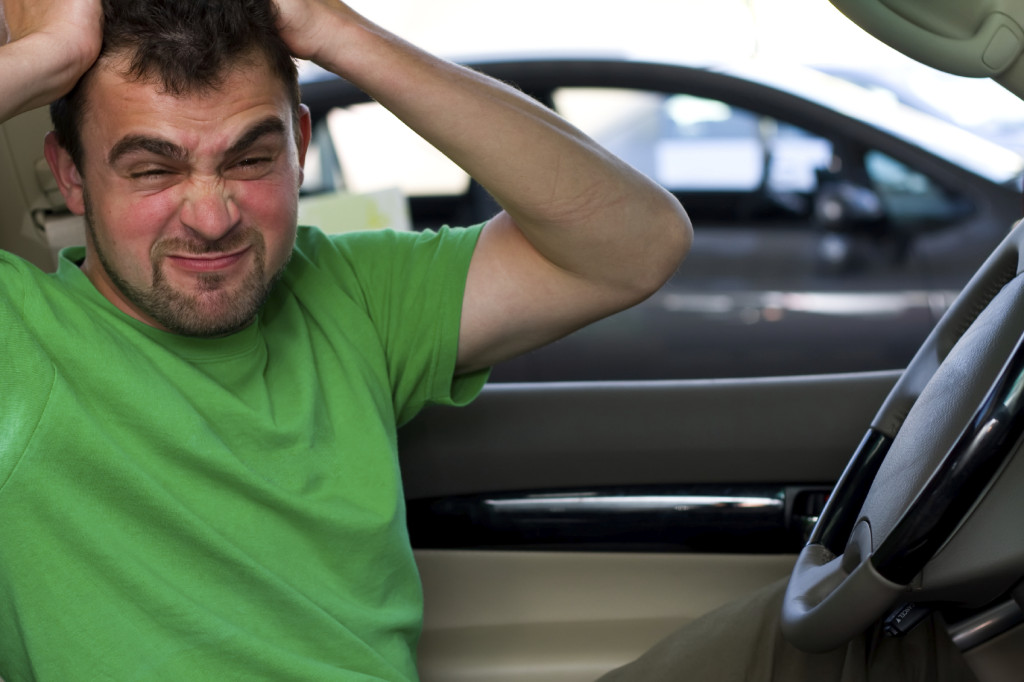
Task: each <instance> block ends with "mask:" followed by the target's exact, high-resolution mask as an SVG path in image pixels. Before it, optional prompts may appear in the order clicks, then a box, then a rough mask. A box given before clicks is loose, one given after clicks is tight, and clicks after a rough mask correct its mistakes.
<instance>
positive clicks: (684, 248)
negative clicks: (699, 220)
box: [633, 197, 693, 303]
mask: <svg viewBox="0 0 1024 682" xmlns="http://www.w3.org/2000/svg"><path fill="white" fill-rule="evenodd" d="M652 210H655V211H656V215H655V216H654V217H653V218H652V219H651V221H650V223H649V225H650V226H651V231H650V236H649V238H648V241H647V248H646V249H644V255H643V262H642V263H641V264H639V266H638V267H637V268H636V270H635V277H636V280H635V281H634V285H633V290H634V303H639V302H640V301H643V300H645V299H647V298H649V297H650V296H651V295H652V294H654V293H655V292H656V291H658V290H659V289H660V288H661V287H662V286H663V285H664V284H665V283H666V282H667V281H668V280H669V279H670V278H671V277H672V275H674V274H675V273H676V271H677V270H678V269H679V266H680V265H681V264H682V262H683V260H684V259H685V258H686V255H687V254H688V253H689V252H690V247H691V245H692V244H693V225H692V223H691V222H690V217H689V215H687V213H686V211H685V210H684V209H683V207H682V206H681V205H680V204H679V202H678V201H676V199H675V197H672V198H671V199H668V200H666V201H664V202H661V205H660V206H659V207H658V208H657V209H652Z"/></svg>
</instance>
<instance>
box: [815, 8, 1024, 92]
mask: <svg viewBox="0 0 1024 682" xmlns="http://www.w3.org/2000/svg"><path fill="white" fill-rule="evenodd" d="M831 1H832V4H833V5H835V6H836V7H837V8H838V9H839V11H841V12H842V13H843V14H845V15H846V16H847V17H849V18H850V19H851V20H852V21H853V22H854V23H856V24H858V25H859V26H860V27H861V28H863V29H864V30H865V31H867V32H868V33H870V34H871V35H873V36H875V37H876V38H878V39H879V40H881V41H882V42H884V43H886V44H888V45H889V46H890V47H893V48H894V49H896V50H899V51H900V52H902V53H903V54H905V55H907V56H909V57H911V58H913V59H916V60H917V61H919V62H922V63H923V64H927V65H928V66H931V67H933V68H936V69H939V70H941V71H946V72H949V73H952V74H955V75H958V76H968V77H974V78H986V77H987V78H992V79H993V80H995V81H996V82H998V83H999V84H1001V85H1002V86H1003V87H1005V88H1006V89H1007V90H1009V91H1010V92H1012V93H1013V94H1015V95H1017V96H1018V97H1021V98H1024V58H1022V53H1024V2H1021V0H972V2H963V1H962V0H831Z"/></svg>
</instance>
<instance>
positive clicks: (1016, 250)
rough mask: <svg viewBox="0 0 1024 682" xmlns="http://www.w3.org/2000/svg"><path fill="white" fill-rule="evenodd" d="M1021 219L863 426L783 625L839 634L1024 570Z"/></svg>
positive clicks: (995, 591) (960, 599) (794, 584)
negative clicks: (868, 423)
mask: <svg viewBox="0 0 1024 682" xmlns="http://www.w3.org/2000/svg"><path fill="white" fill-rule="evenodd" d="M1022 272H1024V221H1021V222H1018V223H1017V225H1016V226H1015V227H1014V229H1013V230H1012V231H1011V232H1010V234H1009V235H1008V236H1007V237H1006V239H1004V241H1003V242H1002V243H1001V244H1000V245H999V246H998V247H997V248H996V250H995V251H994V252H993V254H992V255H991V256H990V257H989V258H988V260H986V261H985V263H984V265H982V267H981V269H979V270H978V272H977V273H976V274H975V276H974V277H973V278H972V279H971V281H970V282H969V283H968V284H967V286H966V287H965V289H964V290H963V292H962V293H961V294H960V295H959V296H958V297H957V299H956V301H955V302H954V303H953V305H952V306H951V307H950V308H949V310H948V311H947V312H946V314H945V315H944V316H943V317H942V319H941V320H940V321H939V323H938V324H937V325H936V327H935V329H934V330H933V331H932V333H931V334H930V335H929V336H928V338H927V339H926V340H925V342H924V345H923V346H922V347H921V348H920V350H919V351H918V352H917V354H916V355H915V356H914V358H913V359H912V360H911V362H910V364H909V365H908V367H907V369H906V371H905V372H904V373H903V375H902V376H901V378H900V380H899V381H898V382H897V383H896V385H895V386H894V387H893V390H892V392H891V393H890V394H889V396H888V397H887V398H886V400H885V402H884V403H883V404H882V407H881V409H880V410H879V412H878V414H877V415H876V416H875V418H874V420H873V421H872V422H871V427H870V429H869V430H868V433H867V435H866V436H865V437H864V440H863V441H862V442H861V444H860V447H858V449H857V451H856V452H855V453H854V456H853V458H852V459H851V461H850V463H849V464H848V465H847V467H846V470H845V471H844V473H843V475H842V477H841V478H840V480H839V483H838V484H837V486H836V488H835V490H834V491H833V493H832V496H831V497H830V499H829V501H828V503H827V504H826V505H825V509H824V510H823V511H822V514H821V517H820V518H819V520H818V523H817V525H816V526H815V528H814V531H813V532H812V534H811V537H810V540H809V541H808V543H807V545H806V546H805V547H804V549H803V551H802V552H801V553H800V556H799V558H798V559H797V562H796V565H795V567H794V569H793V573H792V575H791V576H790V580H789V586H788V588H787V590H786V595H785V598H784V601H783V608H782V620H781V625H782V632H783V635H784V636H785V637H786V639H787V640H789V641H790V642H791V643H792V644H794V645H795V646H797V647H798V648H800V649H803V650H805V651H808V652H822V651H827V650H830V649H833V648H835V647H837V646H840V645H842V644H844V643H845V642H847V641H849V640H850V639H852V638H853V637H855V636H856V635H858V634H860V633H861V632H863V631H865V630H866V629H868V628H869V627H871V626H872V625H873V624H874V623H876V622H878V621H879V620H880V619H881V618H882V617H883V616H885V615H886V614H887V613H889V612H890V611H892V610H893V609H895V608H897V607H900V606H901V605H903V604H907V603H918V604H920V603H933V602H947V603H948V602H952V603H957V604H961V605H969V606H980V605H983V604H986V603H988V602H990V601H992V600H994V599H996V598H997V597H1000V596H1002V595H1004V594H1006V593H1007V592H1008V591H1010V590H1011V589H1012V588H1013V587H1014V586H1015V585H1016V584H1017V583H1018V582H1019V581H1020V579H1021V577H1022V576H1024V533H1022V532H1021V525H1022V524H1024V457H1014V455H1015V453H1016V452H1017V451H1018V450H1019V449H1020V447H1021V434H1022V432H1024V344H1022V343H1021V337H1022V334H1024V276H1022Z"/></svg>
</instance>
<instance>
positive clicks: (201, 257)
mask: <svg viewBox="0 0 1024 682" xmlns="http://www.w3.org/2000/svg"><path fill="white" fill-rule="evenodd" d="M251 248H252V247H251V246H245V247H243V248H241V249H238V250H236V251H232V252H230V253H203V254H192V253H184V254H168V255H167V256H165V258H166V259H167V261H168V262H169V263H170V264H171V265H173V266H175V267H176V268H180V269H181V270H188V271H191V272H218V271H220V270H226V269H228V268H230V267H231V266H233V265H235V264H236V263H238V262H239V261H240V260H242V259H243V258H244V257H245V255H246V254H247V253H249V251H250V249H251Z"/></svg>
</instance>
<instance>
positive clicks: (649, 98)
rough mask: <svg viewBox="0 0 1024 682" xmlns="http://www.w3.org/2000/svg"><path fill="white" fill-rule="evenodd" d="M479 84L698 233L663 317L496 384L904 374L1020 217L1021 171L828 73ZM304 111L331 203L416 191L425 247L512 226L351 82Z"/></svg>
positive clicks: (615, 74) (579, 66)
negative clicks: (614, 170)
mask: <svg viewBox="0 0 1024 682" xmlns="http://www.w3.org/2000/svg"><path fill="white" fill-rule="evenodd" d="M473 66H474V67H475V68H477V69H480V70H482V71H485V72H487V73H491V74H492V75H496V76H498V77H499V78H502V79H503V80H506V81H509V82H512V83H514V84H516V85H517V86H519V87H520V88H522V89H523V90H524V91H526V92H528V93H530V94H531V95H533V96H534V97H537V98H538V99H540V100H541V101H543V102H545V103H547V104H548V105H549V106H551V107H553V108H555V109H556V110H557V111H559V113H561V114H562V115H563V116H564V117H566V118H567V119H568V120H569V121H570V122H572V123H574V124H575V125H577V126H578V127H580V128H581V129H582V130H584V131H585V132H587V133H588V134H589V135H591V136H592V137H593V138H594V139H595V140H596V141H597V142H599V143H601V144H602V145H603V146H605V147H606V148H607V149H609V150H610V151H611V152H613V153H614V154H616V155H617V156H619V157H620V158H622V159H623V160H625V161H626V162H628V163H630V164H631V165H633V166H634V167H636V168H638V169H640V170H642V171H643V172H644V173H646V174H647V175H649V176H650V177H652V178H654V179H656V180H657V181H658V182H660V183H661V184H662V185H663V186H665V187H666V188H667V189H669V190H670V191H672V192H673V193H674V194H675V195H676V196H678V197H679V198H680V200H681V201H682V202H683V205H684V206H685V207H686V209H687V211H688V212H689V213H690V215H691V218H692V219H693V222H694V226H695V230H696V238H695V242H694V246H693V249H692V251H691V253H690V256H689V257H688V258H687V261H686V264H685V267H683V268H682V269H681V270H680V272H679V273H678V274H677V275H676V276H675V277H674V278H673V279H672V280H671V281H670V282H669V283H668V284H667V285H666V286H665V287H664V288H663V289H662V290H661V291H660V292H658V293H657V294H656V295H654V296H653V297H652V298H651V299H649V300H648V301H646V302H644V303H642V304H641V305H639V306H637V307H635V308H633V309H630V310H627V311H625V312H622V313H620V314H618V315H615V316H613V317H611V318H608V319H606V320H604V321H602V322H599V323H597V324H595V325H592V326H590V327H588V328H586V329H583V330H581V331H579V332H577V333H575V334H573V335H571V336H569V337H567V338H565V339H563V340H560V341H557V342H555V343H554V344H551V345H550V346H548V347H546V348H542V349H540V350H537V351H534V352H532V353H530V354H527V355H525V356H522V357H519V358H516V359H513V360H511V361H508V362H506V363H503V364H501V365H499V366H497V367H496V368H495V369H494V372H493V380H494V381H497V382H506V381H579V380H583V381H586V380H633V379H637V380H642V379H686V378H723V377H743V376H751V377H755V376H784V375H793V374H808V373H811V374H815V373H833V372H852V371H869V370H886V369H897V368H901V367H904V366H905V365H906V363H907V362H908V361H909V360H910V358H911V356H912V355H913V353H914V351H915V350H916V349H917V348H918V347H919V345H920V343H921V342H922V341H923V339H924V337H925V336H926V335H927V333H928V332H929V331H930V330H931V328H932V327H933V325H934V324H935V322H936V321H937V320H938V318H939V316H941V314H942V313H943V312H944V311H945V309H946V308H947V306H948V305H949V303H950V301H952V299H953V298H954V297H955V295H956V293H957V292H958V291H959V290H960V288H961V287H963V285H964V284H965V283H966V281H967V279H968V278H969V276H970V275H971V274H972V273H973V272H974V271H975V270H976V269H977V267H978V266H979V265H980V263H981V262H982V260H983V259H984V258H985V256H986V255H987V254H988V253H989V252H990V251H991V249H992V248H993V247H994V246H995V244H997V243H998V242H999V241H1000V240H1001V239H1002V238H1003V236H1005V234H1006V233H1007V232H1008V230H1009V228H1010V227H1011V225H1012V224H1013V222H1014V221H1015V220H1016V218H1017V217H1018V209H1019V205H1020V199H1019V192H1018V189H1017V188H1018V183H1019V176H1020V173H1021V170H1022V169H1024V159H1022V158H1021V156H1020V155H1018V154H1017V153H1015V152H1013V151H1010V150H1007V149H1004V148H1002V147H999V146H997V145H995V144H994V143H992V142H990V141H988V140H985V139H982V138H980V137H977V136H974V135H973V134H971V133H968V132H966V131H964V130H961V129H959V128H956V127H955V126H953V125H951V124H950V123H949V122H948V121H945V120H942V119H939V118H937V117H933V116H931V115H929V114H927V113H923V112H921V111H919V110H916V109H912V108H910V107H907V106H904V105H901V104H899V103H898V102H896V101H891V102H889V103H888V105H887V107H886V108H885V109H884V110H882V109H879V107H878V102H879V99H878V98H877V96H873V95H872V93H870V92H868V91H867V90H864V89H862V88H860V87H858V86H856V85H853V84H850V83H848V82H845V81H842V80H840V79H837V78H835V77H832V76H829V75H827V74H823V73H819V72H816V71H812V70H807V69H798V68H781V67H778V66H776V65H773V66H771V67H758V66H756V65H751V64H742V65H739V66H736V67H716V68H714V69H710V68H709V69H695V68H689V67H684V66H677V65H667V64H653V63H643V62H631V61H626V60H570V59H553V60H523V61H494V62H481V63H477V64H473ZM306 100H307V101H308V102H310V104H311V106H312V108H313V113H314V117H315V118H316V120H317V121H318V127H319V128H320V135H319V137H318V139H319V140H320V141H321V146H320V152H321V153H320V158H321V164H320V166H319V167H318V168H319V169H321V171H322V172H320V173H314V175H315V176H317V177H318V178H319V179H318V182H319V183H320V184H319V188H320V189H333V188H335V187H341V188H345V189H348V190H350V191H354V192H366V191H374V190H378V189H381V188H385V187H398V188H400V189H401V190H402V192H403V193H405V194H406V195H407V196H408V197H409V202H410V207H411V212H412V222H413V225H414V227H415V228H417V229H422V228H425V227H435V226H438V225H441V224H446V223H447V224H468V223H472V222H476V221H481V220H485V219H487V218H488V217H489V216H490V215H492V214H493V213H494V212H495V211H496V210H497V206H496V204H494V202H493V201H492V200H491V199H490V197H488V196H487V194H486V192H484V190H483V189H482V188H480V187H479V186H478V185H476V184H475V183H471V182H470V179H469V177H468V176H467V175H466V174H465V173H464V172H462V171H461V170H460V169H459V168H458V167H456V166H455V165H454V164H453V163H452V162H450V161H448V160H447V159H445V158H444V157H442V156H441V155H440V154H438V153H436V152H435V151H434V150H432V149H431V148H430V147H429V146H428V145H427V144H426V143H425V142H423V141H422V140H420V139H418V138H416V137H415V136H413V135H412V134H411V133H410V132H409V131H408V129H406V128H405V127H404V126H403V125H402V124H401V123H400V122H399V121H397V119H394V118H393V117H391V116H390V114H387V112H385V111H384V110H383V109H382V108H381V107H379V106H378V105H376V104H374V103H371V102H368V101H367V100H366V97H365V96H364V95H362V94H361V93H359V92H358V91H357V90H355V89H354V88H352V87H351V86H349V85H348V84H346V83H344V82H343V81H341V80H337V79H334V80H326V81H319V82H310V83H308V84H307V85H306ZM382 149H383V150H386V151H385V152H384V153H382V152H381V150H382ZM335 159H336V161H335ZM398 160H400V161H398ZM316 189H317V187H316V186H314V183H310V184H309V185H307V187H306V190H307V192H313V191H315V190H316ZM623 227H624V229H628V226H623Z"/></svg>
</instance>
